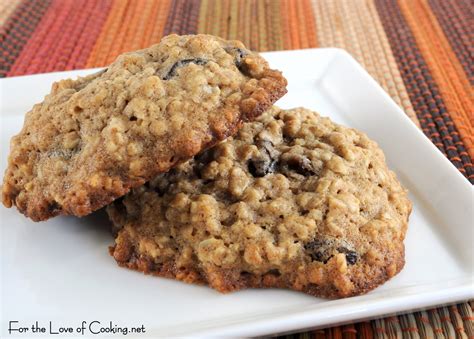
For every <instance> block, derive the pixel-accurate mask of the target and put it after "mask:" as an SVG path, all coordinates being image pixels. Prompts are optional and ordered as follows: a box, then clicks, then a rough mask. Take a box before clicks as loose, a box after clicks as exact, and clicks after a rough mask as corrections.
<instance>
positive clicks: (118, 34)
mask: <svg viewBox="0 0 474 339" xmlns="http://www.w3.org/2000/svg"><path fill="white" fill-rule="evenodd" d="M136 3H138V2H135V1H129V2H128V4H127V7H126V10H125V13H124V15H123V17H122V20H121V21H120V24H119V25H118V27H117V30H116V31H115V35H114V37H113V43H112V45H111V46H110V49H109V51H108V54H107V59H106V61H105V63H106V64H107V65H108V64H110V63H111V62H113V61H114V60H115V59H116V58H117V56H118V55H119V54H120V53H121V52H122V51H123V50H124V48H126V43H127V42H126V41H125V40H126V36H127V31H128V30H129V29H133V28H132V27H131V26H132V25H131V23H132V19H133V16H134V14H135V12H136V9H137V8H136V6H135V4H136Z"/></svg>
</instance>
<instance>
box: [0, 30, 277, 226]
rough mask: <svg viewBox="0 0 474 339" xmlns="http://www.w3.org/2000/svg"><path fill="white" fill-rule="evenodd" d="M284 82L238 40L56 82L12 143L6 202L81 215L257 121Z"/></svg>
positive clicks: (166, 45) (176, 46)
mask: <svg viewBox="0 0 474 339" xmlns="http://www.w3.org/2000/svg"><path fill="white" fill-rule="evenodd" d="M285 92H286V80H285V79H284V78H283V76H282V75H281V73H280V72H278V71H275V70H272V69H270V68H269V66H268V64H267V62H266V61H265V60H264V59H263V58H262V57H261V56H259V55H258V54H256V53H253V52H251V51H249V50H248V49H246V48H245V47H244V45H243V44H242V43H240V42H238V41H226V40H223V39H220V38H217V37H213V36H209V35H188V36H177V35H170V36H168V37H165V38H164V39H163V40H162V41H161V42H160V43H159V44H157V45H154V46H151V47H150V48H147V49H143V50H140V51H136V52H131V53H126V54H123V55H121V56H119V57H118V58H117V60H116V61H115V62H114V63H112V64H111V65H110V66H109V67H108V68H107V69H105V70H103V71H101V72H98V73H96V74H93V75H90V76H87V77H84V78H79V79H77V80H70V79H68V80H62V81H59V82H57V83H55V84H53V87H52V90H51V93H50V94H48V95H47V96H46V97H45V99H44V101H43V102H42V103H40V104H37V105H35V106H34V107H33V109H32V110H31V111H30V112H28V113H27V114H26V118H25V123H24V126H23V129H22V130H21V132H20V134H18V135H17V136H15V137H14V138H13V139H12V141H11V153H10V156H9V162H8V168H7V170H6V174H5V177H4V184H3V192H2V198H3V199H2V200H3V203H4V205H5V206H7V207H11V206H12V205H15V206H16V207H17V208H18V210H19V211H20V212H22V213H23V214H25V215H26V216H28V217H30V218H31V219H33V220H35V221H39V220H45V219H48V218H50V217H53V216H55V215H58V214H66V215H76V216H84V215H86V214H89V213H91V212H92V211H94V210H97V209H99V208H101V207H103V206H105V205H106V204H108V203H110V202H112V201H113V200H114V199H116V198H118V197H120V196H122V195H124V194H126V193H127V192H128V191H129V190H130V189H131V188H132V187H137V186H140V185H143V184H144V183H145V182H146V181H148V180H150V179H151V178H153V177H155V176H156V175H158V174H159V173H163V172H166V171H168V170H169V169H170V168H171V167H172V166H174V165H175V164H177V163H180V162H183V161H185V160H187V159H189V158H191V157H192V156H193V155H195V154H197V153H198V152H200V151H202V150H203V149H206V148H208V147H210V146H212V145H214V144H216V143H217V142H218V141H221V140H223V139H225V138H226V137H228V136H229V135H232V134H234V133H235V132H236V131H237V129H238V128H239V126H240V125H241V124H242V122H243V121H249V120H252V119H254V118H255V117H256V116H258V115H260V114H261V113H262V112H263V111H265V110H266V109H267V108H269V107H271V105H272V104H273V102H275V101H276V100H277V99H278V98H280V97H281V96H282V95H283V94H284V93H285Z"/></svg>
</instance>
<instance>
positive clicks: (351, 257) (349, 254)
mask: <svg viewBox="0 0 474 339" xmlns="http://www.w3.org/2000/svg"><path fill="white" fill-rule="evenodd" d="M337 251H338V252H339V253H345V254H346V261H347V263H348V264H349V265H354V264H355V263H356V262H357V259H358V255H357V252H356V251H352V250H350V249H348V248H346V247H338V248H337Z"/></svg>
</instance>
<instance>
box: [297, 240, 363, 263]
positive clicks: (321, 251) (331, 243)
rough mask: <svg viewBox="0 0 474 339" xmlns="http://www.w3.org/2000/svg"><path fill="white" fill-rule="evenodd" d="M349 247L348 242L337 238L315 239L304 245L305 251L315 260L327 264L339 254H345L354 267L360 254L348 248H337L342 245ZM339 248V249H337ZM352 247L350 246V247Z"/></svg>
mask: <svg viewBox="0 0 474 339" xmlns="http://www.w3.org/2000/svg"><path fill="white" fill-rule="evenodd" d="M341 242H342V243H343V244H344V245H348V244H347V242H345V241H342V240H338V239H335V238H323V239H315V240H313V241H310V242H308V243H306V244H305V245H304V248H305V250H306V251H307V252H308V253H309V255H310V256H311V258H312V259H313V260H316V261H319V262H322V263H324V264H325V263H327V262H328V261H329V259H331V258H332V257H333V256H334V255H335V254H337V253H344V254H345V255H346V261H347V264H349V265H354V264H355V263H356V262H357V260H358V257H359V256H358V254H357V252H356V251H353V250H351V249H349V248H347V247H346V246H337V245H339V244H341ZM336 246H337V247H336ZM349 247H350V246H349Z"/></svg>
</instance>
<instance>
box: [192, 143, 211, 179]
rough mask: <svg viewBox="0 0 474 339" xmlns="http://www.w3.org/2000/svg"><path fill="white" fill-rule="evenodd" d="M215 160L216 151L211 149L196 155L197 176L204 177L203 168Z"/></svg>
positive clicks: (195, 169)
mask: <svg viewBox="0 0 474 339" xmlns="http://www.w3.org/2000/svg"><path fill="white" fill-rule="evenodd" d="M213 160H214V151H213V149H212V148H211V149H209V150H207V151H204V152H201V153H199V154H198V155H195V156H194V164H193V171H194V174H195V175H196V177H198V178H199V179H201V178H202V174H201V172H202V170H203V169H204V168H205V167H206V166H207V165H208V164H210V163H211V162H212V161H213Z"/></svg>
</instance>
